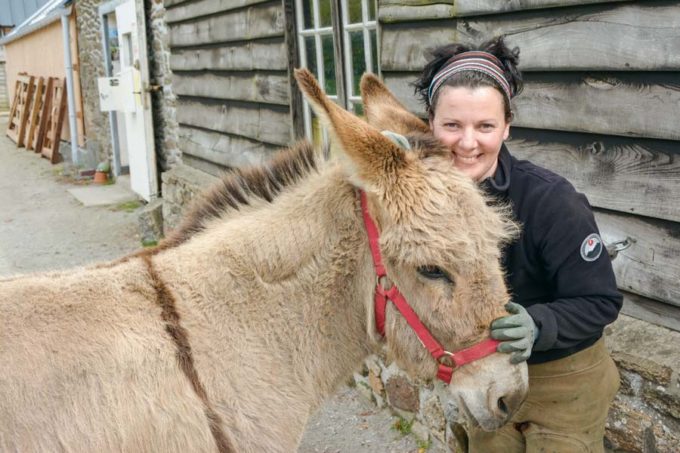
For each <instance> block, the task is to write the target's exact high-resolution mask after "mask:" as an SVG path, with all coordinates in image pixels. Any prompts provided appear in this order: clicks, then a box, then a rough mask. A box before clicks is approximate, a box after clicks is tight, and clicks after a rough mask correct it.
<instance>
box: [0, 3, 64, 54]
mask: <svg viewBox="0 0 680 453" xmlns="http://www.w3.org/2000/svg"><path fill="white" fill-rule="evenodd" d="M10 1H12V0H10ZM28 1H41V0H28ZM71 1H72V0H47V1H45V3H44V4H43V5H42V6H41V7H40V8H39V9H38V10H37V11H35V12H34V13H33V14H32V15H31V16H30V17H29V18H28V19H26V20H25V21H24V22H22V23H21V24H20V25H18V26H16V27H14V30H12V32H11V33H8V34H7V36H5V37H4V38H2V39H0V45H4V44H6V43H8V42H11V41H14V40H15V39H17V38H19V37H21V36H23V35H25V34H28V33H31V32H32V31H34V30H37V29H39V28H41V27H44V26H45V25H47V24H49V23H52V22H53V21H54V20H56V19H57V18H58V17H59V15H60V11H61V8H62V7H63V6H64V5H66V4H67V3H71Z"/></svg>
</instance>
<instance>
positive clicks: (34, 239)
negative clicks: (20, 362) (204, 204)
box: [0, 117, 445, 453]
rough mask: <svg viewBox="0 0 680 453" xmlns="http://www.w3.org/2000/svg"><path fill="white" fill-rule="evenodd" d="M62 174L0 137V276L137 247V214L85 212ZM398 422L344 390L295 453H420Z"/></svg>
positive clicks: (0, 122)
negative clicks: (399, 429)
mask: <svg viewBox="0 0 680 453" xmlns="http://www.w3.org/2000/svg"><path fill="white" fill-rule="evenodd" d="M6 121H7V120H6V117H5V118H2V119H0V130H6V127H7V126H6ZM59 169H60V167H59V166H52V165H50V164H49V163H48V162H47V160H45V159H41V158H39V157H38V155H37V154H35V153H33V152H32V151H26V150H25V149H23V148H21V149H17V148H16V146H15V144H14V143H13V142H11V141H10V140H9V139H8V138H7V137H5V136H4V135H3V136H1V137H0V278H2V277H4V276H8V275H13V274H20V273H30V272H37V271H43V270H49V269H64V268H69V267H73V266H80V265H85V264H89V263H93V262H99V261H106V260H110V259H113V258H117V257H119V256H122V255H124V254H127V253H129V252H132V251H134V250H136V249H138V248H139V247H140V242H139V235H138V232H137V216H138V214H139V209H140V208H137V209H136V210H125V209H120V206H118V207H116V206H109V207H87V208H86V207H84V206H82V205H81V204H80V203H79V202H78V201H77V200H76V199H75V198H73V197H72V196H71V195H70V194H69V193H68V192H67V189H68V188H70V187H73V186H74V184H73V183H72V182H69V181H67V180H65V179H64V178H62V177H60V176H59ZM397 420H398V419H397V418H396V417H395V416H393V415H392V414H391V413H390V412H389V411H388V410H387V409H383V410H378V409H377V408H376V407H375V405H373V404H372V403H370V402H369V401H367V400H366V399H365V398H364V397H363V396H361V395H359V394H358V392H356V391H355V390H354V389H351V388H348V387H345V388H343V389H341V390H340V391H339V392H338V393H337V394H336V395H335V396H334V397H333V398H331V399H330V400H328V401H327V403H326V404H325V405H323V406H322V407H321V408H320V409H319V410H318V411H317V412H316V413H315V414H314V415H313V416H312V417H311V418H310V421H309V424H308V425H307V430H306V432H305V434H304V437H303V440H302V444H301V445H300V449H299V452H300V453H317V452H318V453H321V452H323V453H335V452H343V453H344V452H352V453H354V452H356V453H360V452H367V453H368V452H371V453H388V452H400V453H401V452H416V451H419V448H418V443H417V441H416V439H415V438H414V436H412V435H405V436H404V435H402V434H400V433H399V432H398V431H396V430H395V429H393V425H394V424H395V422H396V421H397ZM428 451H430V452H443V451H445V450H444V449H443V448H442V447H440V446H439V445H433V446H432V447H430V449H429V450H428Z"/></svg>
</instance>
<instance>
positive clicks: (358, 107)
mask: <svg viewBox="0 0 680 453" xmlns="http://www.w3.org/2000/svg"><path fill="white" fill-rule="evenodd" d="M352 111H353V112H354V113H355V114H356V115H357V116H360V117H362V118H363V116H364V105H363V104H362V103H361V102H354V103H352Z"/></svg>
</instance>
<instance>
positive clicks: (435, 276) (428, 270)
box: [418, 266, 452, 282]
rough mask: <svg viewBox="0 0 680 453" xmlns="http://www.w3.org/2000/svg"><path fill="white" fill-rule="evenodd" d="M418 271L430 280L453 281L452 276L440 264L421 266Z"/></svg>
mask: <svg viewBox="0 0 680 453" xmlns="http://www.w3.org/2000/svg"><path fill="white" fill-rule="evenodd" d="M418 273H419V274H420V275H422V276H423V277H425V278H429V279H430V280H446V281H449V282H451V281H452V280H451V277H449V274H447V273H446V272H445V271H443V270H442V268H440V267H439V266H420V267H419V268H418Z"/></svg>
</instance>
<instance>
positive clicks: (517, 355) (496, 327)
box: [491, 302, 538, 363]
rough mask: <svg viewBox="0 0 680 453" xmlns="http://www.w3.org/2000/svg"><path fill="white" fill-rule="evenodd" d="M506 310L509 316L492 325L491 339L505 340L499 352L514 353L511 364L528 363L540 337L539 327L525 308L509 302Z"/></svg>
mask: <svg viewBox="0 0 680 453" xmlns="http://www.w3.org/2000/svg"><path fill="white" fill-rule="evenodd" d="M505 309H506V310H507V311H508V313H510V315H509V316H504V317H502V318H498V319H497V320H495V321H494V322H492V323H491V338H494V339H496V340H503V342H502V343H501V344H499V345H498V348H497V351H498V352H505V353H512V356H511V357H510V362H511V363H520V362H524V361H526V360H527V359H528V358H529V356H530V355H531V348H532V347H533V346H534V341H536V338H537V337H538V327H536V323H535V322H534V320H533V319H532V317H531V315H529V313H528V312H527V311H526V309H525V308H524V307H522V306H521V305H519V304H516V303H514V302H509V303H508V304H507V305H506V306H505Z"/></svg>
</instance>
